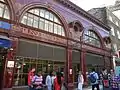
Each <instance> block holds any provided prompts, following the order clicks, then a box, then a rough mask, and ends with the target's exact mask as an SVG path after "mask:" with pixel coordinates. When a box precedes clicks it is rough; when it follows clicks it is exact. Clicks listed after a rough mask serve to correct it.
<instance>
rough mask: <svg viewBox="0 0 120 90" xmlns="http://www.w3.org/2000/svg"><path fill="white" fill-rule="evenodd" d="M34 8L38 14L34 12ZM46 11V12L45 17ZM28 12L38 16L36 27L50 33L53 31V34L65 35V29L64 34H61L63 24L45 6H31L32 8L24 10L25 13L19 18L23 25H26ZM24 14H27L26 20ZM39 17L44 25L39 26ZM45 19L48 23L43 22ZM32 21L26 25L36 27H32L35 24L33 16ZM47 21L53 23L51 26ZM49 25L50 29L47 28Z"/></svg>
mask: <svg viewBox="0 0 120 90" xmlns="http://www.w3.org/2000/svg"><path fill="white" fill-rule="evenodd" d="M36 9H37V10H39V15H37V14H35V13H34V12H35V10H36ZM41 13H43V14H42V15H41ZM46 13H47V17H46ZM26 14H27V15H26ZM28 14H30V15H33V17H34V16H36V17H38V18H39V21H38V29H40V30H44V31H47V32H50V33H54V34H57V35H60V36H65V30H64V34H63V30H62V29H64V26H63V24H62V23H61V21H60V19H59V18H58V17H57V16H56V15H55V14H54V13H53V12H50V11H49V10H47V9H45V8H33V9H30V10H28V11H26V12H25V14H24V15H23V16H22V18H21V23H22V24H24V25H28ZM24 16H27V20H25V18H24ZM40 19H43V20H44V23H43V24H44V26H43V27H42V28H40V27H41V26H40V25H41V24H40V23H41V21H40ZM56 20H57V21H56ZM25 21H26V22H25ZM46 21H47V22H48V24H47V23H45V22H46ZM32 22H33V23H32V25H28V26H30V27H33V28H37V27H34V26H35V25H34V18H33V21H32ZM49 23H53V26H51V25H50V24H49ZM46 25H47V26H48V30H46ZM55 25H57V31H56V32H55V30H54V26H55ZM49 27H50V28H51V29H52V30H49V29H50V28H49ZM52 27H53V28H52ZM58 27H61V28H58ZM58 29H59V32H58Z"/></svg>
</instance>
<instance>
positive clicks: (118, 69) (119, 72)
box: [115, 66, 120, 76]
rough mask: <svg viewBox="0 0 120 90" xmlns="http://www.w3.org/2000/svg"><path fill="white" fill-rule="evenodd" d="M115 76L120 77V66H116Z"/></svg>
mask: <svg viewBox="0 0 120 90" xmlns="http://www.w3.org/2000/svg"><path fill="white" fill-rule="evenodd" d="M115 74H116V75H117V76H120V66H116V67H115Z"/></svg>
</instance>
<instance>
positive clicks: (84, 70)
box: [80, 50, 87, 84]
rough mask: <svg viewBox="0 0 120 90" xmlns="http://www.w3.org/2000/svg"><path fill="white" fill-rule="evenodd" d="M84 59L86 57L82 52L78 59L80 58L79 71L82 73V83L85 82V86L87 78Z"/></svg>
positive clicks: (83, 51) (84, 52)
mask: <svg viewBox="0 0 120 90" xmlns="http://www.w3.org/2000/svg"><path fill="white" fill-rule="evenodd" d="M85 57H86V51H85V50H82V51H81V55H80V58H81V71H82V72H83V76H84V82H85V84H87V76H86V71H87V65H86V60H85Z"/></svg>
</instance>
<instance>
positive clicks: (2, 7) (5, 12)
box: [0, 0, 10, 19]
mask: <svg viewBox="0 0 120 90" xmlns="http://www.w3.org/2000/svg"><path fill="white" fill-rule="evenodd" d="M0 17H2V18H5V19H10V14H9V9H8V7H7V3H6V2H5V1H4V0H0Z"/></svg>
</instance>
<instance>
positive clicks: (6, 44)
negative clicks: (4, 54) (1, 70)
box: [0, 35, 11, 48]
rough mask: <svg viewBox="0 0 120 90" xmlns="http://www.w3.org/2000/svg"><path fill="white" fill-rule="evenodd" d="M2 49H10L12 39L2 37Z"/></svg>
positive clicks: (0, 40)
mask: <svg viewBox="0 0 120 90" xmlns="http://www.w3.org/2000/svg"><path fill="white" fill-rule="evenodd" d="M0 47H4V48H10V47H11V40H10V38H8V37H6V36H2V35H0Z"/></svg>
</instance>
